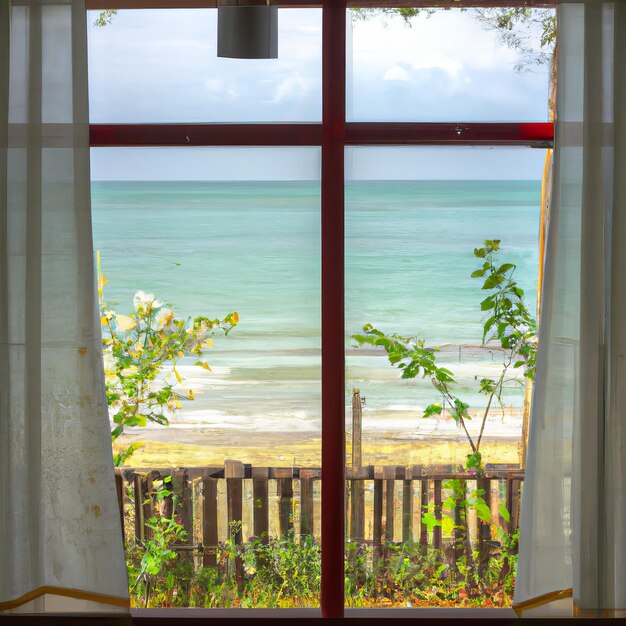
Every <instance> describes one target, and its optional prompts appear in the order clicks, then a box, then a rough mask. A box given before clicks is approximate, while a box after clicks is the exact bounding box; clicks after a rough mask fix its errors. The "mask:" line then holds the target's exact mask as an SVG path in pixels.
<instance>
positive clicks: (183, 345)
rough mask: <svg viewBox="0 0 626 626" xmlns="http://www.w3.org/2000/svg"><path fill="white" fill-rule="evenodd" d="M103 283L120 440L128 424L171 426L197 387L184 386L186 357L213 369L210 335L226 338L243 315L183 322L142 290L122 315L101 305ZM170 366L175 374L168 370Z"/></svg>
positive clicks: (121, 457) (108, 370) (110, 395)
mask: <svg viewBox="0 0 626 626" xmlns="http://www.w3.org/2000/svg"><path fill="white" fill-rule="evenodd" d="M98 283H99V284H98V292H99V295H100V310H101V321H102V326H103V331H104V332H103V339H102V343H103V348H104V373H105V384H106V395H107V402H108V405H109V412H110V415H111V418H112V419H113V422H114V424H115V426H114V427H113V429H112V431H111V438H112V440H113V441H115V440H116V439H117V438H118V437H119V436H120V435H121V434H122V433H123V432H124V429H125V428H126V427H129V426H145V425H146V424H147V423H148V422H153V423H155V424H161V425H167V424H169V420H170V417H172V416H173V415H175V413H176V411H177V410H178V409H180V408H182V405H181V403H180V401H181V400H193V399H194V392H193V389H188V388H187V389H184V388H183V387H181V386H180V385H182V384H183V382H184V381H183V377H182V376H181V375H180V373H179V372H178V370H177V369H176V364H177V363H178V361H179V359H181V358H183V357H186V356H195V357H197V360H196V362H195V363H196V365H198V366H199V367H202V368H204V369H206V370H209V371H210V369H211V368H210V367H209V365H208V364H207V362H206V361H205V360H204V358H203V351H204V349H206V348H210V347H211V346H212V345H213V340H212V339H211V337H212V336H213V335H215V334H216V333H217V332H219V331H222V332H224V334H225V335H227V334H228V333H229V332H230V331H231V330H232V328H233V327H234V326H236V325H237V323H238V322H239V315H238V314H237V312H234V313H229V314H228V315H227V316H226V317H224V318H223V319H221V320H220V319H211V318H209V317H204V316H200V317H196V318H194V319H193V320H191V319H179V318H176V317H175V316H174V311H173V310H172V309H171V308H170V307H168V306H166V305H165V304H164V303H163V302H160V301H159V300H157V299H156V298H155V296H154V294H151V293H144V292H143V291H138V292H137V293H136V294H135V297H134V301H133V305H134V311H133V312H132V313H131V314H130V315H122V314H121V313H117V312H116V311H114V310H113V309H112V308H110V307H109V306H108V305H107V304H105V303H104V302H103V301H102V291H103V287H104V284H105V283H106V280H105V279H104V277H103V276H102V275H101V274H100V275H99V281H98ZM166 365H170V366H171V371H166V370H165V366H166ZM137 447H138V445H137V444H132V445H131V446H129V447H128V448H126V449H125V450H124V451H122V452H119V453H118V454H116V455H115V457H114V458H115V464H116V466H119V465H121V464H122V463H124V461H125V460H126V459H127V458H128V457H129V456H130V455H131V454H132V453H133V452H134V451H135V450H136V449H137Z"/></svg>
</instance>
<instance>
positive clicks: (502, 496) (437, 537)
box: [116, 461, 524, 567]
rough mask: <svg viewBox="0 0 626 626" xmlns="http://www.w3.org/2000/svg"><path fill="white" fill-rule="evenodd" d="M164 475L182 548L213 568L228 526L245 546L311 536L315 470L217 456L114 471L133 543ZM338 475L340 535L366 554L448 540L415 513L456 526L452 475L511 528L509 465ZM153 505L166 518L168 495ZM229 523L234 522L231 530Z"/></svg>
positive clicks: (513, 486)
mask: <svg viewBox="0 0 626 626" xmlns="http://www.w3.org/2000/svg"><path fill="white" fill-rule="evenodd" d="M168 476H171V483H168V489H169V490H171V491H172V492H173V493H175V494H176V496H177V497H178V500H179V505H178V507H177V510H176V515H177V519H178V520H179V521H180V523H181V524H182V525H183V527H184V528H185V530H186V531H187V543H186V545H181V546H178V547H179V548H180V549H183V550H185V549H186V550H197V553H198V554H201V555H202V563H203V565H204V566H207V567H210V566H215V565H216V547H217V545H218V544H219V541H220V534H221V536H222V537H224V536H225V533H228V532H229V530H228V529H233V528H234V529H235V532H234V533H233V534H232V538H233V539H234V541H235V542H236V543H238V544H242V543H243V542H244V537H253V536H254V537H267V536H278V535H284V534H286V533H289V532H294V533H295V534H296V535H299V536H307V535H313V536H315V535H319V506H320V503H319V493H320V488H321V485H320V483H321V477H322V472H321V469H319V468H297V467H252V466H251V465H248V464H244V463H242V462H240V461H225V463H224V466H223V467H186V468H155V469H153V468H150V469H139V468H121V469H116V487H117V493H118V499H119V510H120V519H121V523H122V527H123V528H124V530H125V536H126V537H128V536H131V535H133V534H134V536H135V538H136V539H138V540H145V539H149V538H150V533H151V531H150V528H149V527H148V526H147V525H146V521H147V520H149V519H150V518H151V517H152V516H153V515H154V514H155V511H156V506H157V503H155V500H154V483H155V482H157V481H160V480H162V479H163V478H165V477H168ZM346 478H347V480H346V520H347V521H346V537H347V538H348V540H351V541H356V542H361V543H370V544H372V545H373V546H374V550H378V549H380V548H381V547H382V546H384V545H385V544H387V543H394V542H395V543H397V542H399V541H402V542H407V541H414V542H416V543H419V544H420V545H422V546H431V547H433V548H437V549H443V548H444V547H445V544H446V541H447V539H446V537H444V534H443V533H442V527H441V526H438V525H435V526H434V528H432V530H431V531H430V532H429V528H428V524H427V523H425V522H424V520H423V517H422V513H423V512H430V513H431V514H432V515H434V518H435V519H436V520H441V519H442V517H443V515H444V514H446V515H451V516H453V517H455V518H456V520H455V521H456V523H457V524H459V523H460V521H459V519H458V518H459V515H460V507H456V508H448V509H446V507H445V503H446V497H447V496H446V494H449V492H448V491H447V490H446V483H445V481H447V480H449V479H456V480H458V481H460V483H458V484H459V486H460V488H461V489H462V490H463V491H462V492H463V493H466V494H467V495H468V496H471V494H472V492H474V491H475V490H476V489H481V490H484V494H483V495H482V498H483V499H484V500H485V502H486V504H487V506H488V507H489V508H490V510H491V513H492V521H493V523H494V524H495V525H496V526H500V527H501V528H503V529H504V530H506V531H512V530H513V529H515V528H516V527H517V524H518V519H519V503H520V493H521V488H522V481H523V479H524V472H523V470H520V469H519V468H518V467H517V466H513V465H496V466H490V465H488V466H487V468H486V472H485V475H484V476H483V477H481V478H478V479H477V478H476V476H475V475H473V474H470V473H468V472H464V471H462V468H461V467H460V466H459V467H456V466H428V467H426V466H420V465H414V466H410V467H404V466H372V465H370V466H364V467H347V468H346ZM294 491H295V492H296V493H295V495H294ZM246 494H247V495H246ZM501 504H504V505H505V507H506V511H508V512H509V514H510V520H507V519H506V517H507V515H506V513H505V514H504V516H503V515H502V508H501V506H500V505H501ZM158 507H159V509H160V513H161V514H162V515H163V516H164V517H171V516H172V514H173V511H172V509H173V499H172V497H171V496H170V497H167V498H165V499H162V500H161V501H160V502H159V503H158ZM270 521H271V522H272V523H270ZM233 522H240V523H239V524H236V525H235V526H232V525H231V524H232V523H233ZM244 522H245V523H244ZM468 526H469V532H470V535H471V536H472V538H473V539H475V540H477V541H478V542H479V543H480V544H483V543H485V542H492V541H493V536H492V529H491V526H490V524H488V523H484V522H481V521H480V520H479V519H477V518H476V515H475V514H474V516H473V517H472V516H471V514H470V517H469V524H468ZM244 531H245V532H244ZM459 532H461V531H460V530H459V529H458V528H457V529H455V530H454V533H455V535H454V537H452V539H454V540H458V539H460V537H459V536H458V533H459ZM463 532H464V531H463ZM456 543H457V545H458V544H459V542H458V541H457V542H456Z"/></svg>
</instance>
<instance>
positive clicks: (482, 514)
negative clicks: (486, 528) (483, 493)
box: [474, 497, 491, 522]
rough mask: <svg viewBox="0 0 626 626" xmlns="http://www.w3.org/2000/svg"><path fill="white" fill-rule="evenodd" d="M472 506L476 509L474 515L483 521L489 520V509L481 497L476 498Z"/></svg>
mask: <svg viewBox="0 0 626 626" xmlns="http://www.w3.org/2000/svg"><path fill="white" fill-rule="evenodd" d="M474 508H475V509H476V515H477V516H478V519H479V520H481V521H483V522H491V509H490V508H489V507H488V506H487V503H486V502H485V501H484V500H483V499H482V498H481V497H477V498H476V500H475V502H474Z"/></svg>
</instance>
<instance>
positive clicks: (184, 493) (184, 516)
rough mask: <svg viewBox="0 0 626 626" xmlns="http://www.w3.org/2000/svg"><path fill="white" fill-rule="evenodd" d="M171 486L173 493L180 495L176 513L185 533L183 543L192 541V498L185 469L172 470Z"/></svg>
mask: <svg viewBox="0 0 626 626" xmlns="http://www.w3.org/2000/svg"><path fill="white" fill-rule="evenodd" d="M172 487H173V491H174V493H178V494H179V497H180V502H179V505H178V511H179V513H178V514H179V515H180V524H181V525H182V527H183V528H184V529H185V532H186V533H187V539H186V540H185V543H193V499H192V493H191V484H190V483H189V477H188V475H187V469H177V470H175V471H174V473H173V476H172ZM174 513H176V511H174Z"/></svg>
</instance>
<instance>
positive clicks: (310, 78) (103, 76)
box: [87, 9, 322, 123]
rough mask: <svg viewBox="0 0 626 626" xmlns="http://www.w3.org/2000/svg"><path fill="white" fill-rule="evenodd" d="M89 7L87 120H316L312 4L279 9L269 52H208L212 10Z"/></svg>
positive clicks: (213, 36) (316, 18)
mask: <svg viewBox="0 0 626 626" xmlns="http://www.w3.org/2000/svg"><path fill="white" fill-rule="evenodd" d="M98 15H99V13H98V12H97V11H89V12H88V16H87V19H88V21H89V30H88V33H89V103H90V115H91V122H92V123H106V122H110V123H121V122H127V123H132V122H134V123H149V122H310V121H320V120H321V118H322V97H321V80H322V78H321V68H322V45H321V44H322V17H321V10H320V9H298V10H295V9H281V10H279V11H278V28H279V30H278V57H279V58H278V59H263V60H249V59H226V58H217V10H216V9H180V10H175V9H167V10H124V11H119V12H118V13H117V14H116V15H114V16H113V18H112V20H111V23H110V24H107V25H106V26H95V25H94V21H95V20H96V19H97V17H98Z"/></svg>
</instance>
